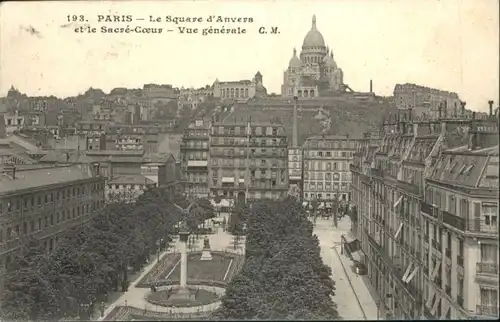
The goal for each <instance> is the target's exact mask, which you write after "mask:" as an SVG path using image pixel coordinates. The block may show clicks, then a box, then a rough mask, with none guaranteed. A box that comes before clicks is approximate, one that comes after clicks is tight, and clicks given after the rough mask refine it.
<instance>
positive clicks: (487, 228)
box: [467, 218, 498, 235]
mask: <svg viewBox="0 0 500 322" xmlns="http://www.w3.org/2000/svg"><path fill="white" fill-rule="evenodd" d="M467 230H468V231H469V232H471V233H479V234H488V235H498V223H497V222H492V221H490V220H489V221H486V220H484V219H480V218H474V219H469V220H468V221H467Z"/></svg>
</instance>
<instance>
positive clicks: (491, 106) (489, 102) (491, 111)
mask: <svg viewBox="0 0 500 322" xmlns="http://www.w3.org/2000/svg"><path fill="white" fill-rule="evenodd" d="M488 104H489V105H490V116H493V101H488Z"/></svg>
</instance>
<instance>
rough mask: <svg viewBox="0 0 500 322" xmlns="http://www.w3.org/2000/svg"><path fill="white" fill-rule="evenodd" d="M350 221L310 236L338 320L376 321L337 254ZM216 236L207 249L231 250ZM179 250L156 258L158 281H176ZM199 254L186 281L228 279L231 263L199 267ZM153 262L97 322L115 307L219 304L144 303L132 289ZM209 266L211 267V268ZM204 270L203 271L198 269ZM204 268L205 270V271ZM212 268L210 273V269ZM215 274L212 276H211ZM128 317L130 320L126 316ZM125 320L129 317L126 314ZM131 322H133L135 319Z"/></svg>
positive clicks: (226, 239) (143, 291) (318, 228)
mask: <svg viewBox="0 0 500 322" xmlns="http://www.w3.org/2000/svg"><path fill="white" fill-rule="evenodd" d="M350 225H351V223H350V219H349V218H348V217H347V216H344V218H343V219H340V220H339V221H338V225H337V228H335V227H334V225H333V221H332V220H331V219H319V218H318V219H317V221H316V225H315V227H314V234H316V235H317V236H318V239H319V242H320V248H321V257H322V259H323V261H324V263H325V264H326V265H328V266H329V267H330V268H331V269H332V278H333V280H334V281H335V285H336V291H335V296H333V297H332V301H334V302H335V303H336V305H337V309H338V312H339V315H340V316H341V318H342V319H350V320H376V319H377V318H378V312H377V305H376V301H375V300H374V299H373V297H372V295H371V294H370V291H369V287H368V286H367V285H366V282H365V281H364V278H366V277H363V276H358V275H357V274H356V273H355V272H354V271H353V270H352V269H351V267H352V264H353V263H352V261H351V260H350V259H349V258H348V257H347V256H345V255H342V254H341V251H340V248H341V246H340V241H341V236H342V235H343V234H347V233H348V232H349V229H350ZM215 229H216V233H215V234H212V235H208V238H209V241H210V245H211V249H212V250H214V251H215V250H220V251H227V250H228V249H229V250H230V249H232V248H233V245H234V240H233V236H232V235H230V234H228V233H227V232H224V231H223V229H222V228H215ZM198 243H199V244H200V245H199V246H198V245H197V247H194V248H193V249H195V250H196V251H199V250H201V245H203V238H200V239H199V241H198ZM241 247H242V248H240V249H239V252H242V251H243V248H244V242H243V243H241ZM179 250H180V242H179V241H178V240H177V241H176V242H175V244H174V245H172V246H171V247H170V248H169V250H168V251H166V252H163V253H162V254H161V255H160V261H161V262H163V261H165V262H166V263H168V264H166V265H169V266H168V267H169V269H166V271H167V273H166V274H162V275H159V276H158V280H172V281H177V280H179V274H180V273H179V265H180V264H179V261H180V259H179V254H178V253H179ZM199 256H200V254H199V253H195V254H189V255H188V281H189V280H195V279H205V278H206V279H212V278H213V277H215V279H216V280H222V281H224V279H225V278H226V279H227V278H228V276H227V275H228V271H229V270H228V268H230V267H229V265H230V264H231V265H232V263H231V260H228V259H227V258H224V259H222V261H221V260H220V258H218V257H217V255H214V259H213V261H214V262H212V263H209V264H208V265H207V264H205V263H203V264H201V265H200V262H201V261H200V260H199ZM215 261H216V262H215ZM156 263H157V261H154V262H151V263H150V264H149V265H148V266H147V267H146V268H145V269H144V271H143V272H142V274H141V275H140V276H139V277H138V278H137V279H136V280H135V281H134V282H132V283H131V286H130V288H129V291H128V292H126V293H124V294H123V295H122V296H121V297H120V298H119V299H118V300H116V301H115V302H114V303H113V304H111V305H110V306H109V307H108V308H107V309H106V311H105V314H104V316H105V317H104V318H101V320H108V318H106V316H107V315H109V314H110V312H112V311H113V310H114V309H115V308H116V307H117V306H127V307H130V308H135V309H136V310H137V311H138V312H139V310H141V311H146V310H147V311H148V314H149V313H150V312H157V313H158V314H161V313H162V314H167V313H171V314H172V315H174V314H189V313H193V314H195V313H199V312H200V310H207V311H209V310H213V309H215V308H216V307H217V306H218V305H220V302H219V301H217V302H215V303H212V304H209V305H205V306H204V308H203V309H200V308H199V307H184V308H174V309H172V308H168V307H164V306H160V305H153V304H151V303H149V302H148V301H147V300H146V297H147V295H148V294H149V292H150V290H149V289H147V288H139V287H136V285H137V283H138V282H139V281H141V280H142V279H144V277H146V275H148V273H149V272H150V271H152V270H153V268H154V267H155V265H156ZM212 266H213V267H212ZM202 267H204V268H205V270H204V271H203V270H202V269H201V268H202ZM207 267H208V269H207ZM212 268H213V269H212ZM214 273H215V274H214ZM129 315H130V316H129ZM129 315H127V316H128V318H131V316H133V314H132V313H129ZM178 317H179V315H178ZM133 319H135V320H137V319H138V318H137V317H134V318H133Z"/></svg>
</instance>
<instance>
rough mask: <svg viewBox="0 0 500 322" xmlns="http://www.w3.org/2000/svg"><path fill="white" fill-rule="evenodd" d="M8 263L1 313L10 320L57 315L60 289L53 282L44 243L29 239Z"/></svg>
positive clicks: (35, 318)
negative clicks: (42, 246)
mask: <svg viewBox="0 0 500 322" xmlns="http://www.w3.org/2000/svg"><path fill="white" fill-rule="evenodd" d="M22 253H23V256H20V257H16V258H15V259H14V261H13V263H11V265H10V266H9V267H8V272H7V274H6V276H5V287H4V292H3V293H2V294H0V296H1V301H2V306H1V307H0V314H1V316H2V318H4V319H6V320H45V319H47V320H48V319H51V318H53V317H54V316H56V315H57V311H58V303H57V290H56V289H55V288H54V287H53V285H51V283H50V281H49V279H48V278H49V277H50V276H51V274H50V271H49V270H48V268H49V266H48V265H49V261H48V258H47V256H46V255H45V254H44V251H43V249H42V248H41V247H40V245H39V244H38V243H36V242H34V241H28V242H27V244H26V247H25V248H24V249H23V250H22Z"/></svg>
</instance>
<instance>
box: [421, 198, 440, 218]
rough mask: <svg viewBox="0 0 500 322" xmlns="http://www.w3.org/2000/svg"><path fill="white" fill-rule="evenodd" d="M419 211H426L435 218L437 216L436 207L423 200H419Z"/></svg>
mask: <svg viewBox="0 0 500 322" xmlns="http://www.w3.org/2000/svg"><path fill="white" fill-rule="evenodd" d="M420 211H422V212H423V213H426V214H428V215H429V216H432V217H434V218H436V219H437V218H438V215H437V208H436V207H434V206H433V205H431V204H428V203H427V202H423V201H422V202H420Z"/></svg>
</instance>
